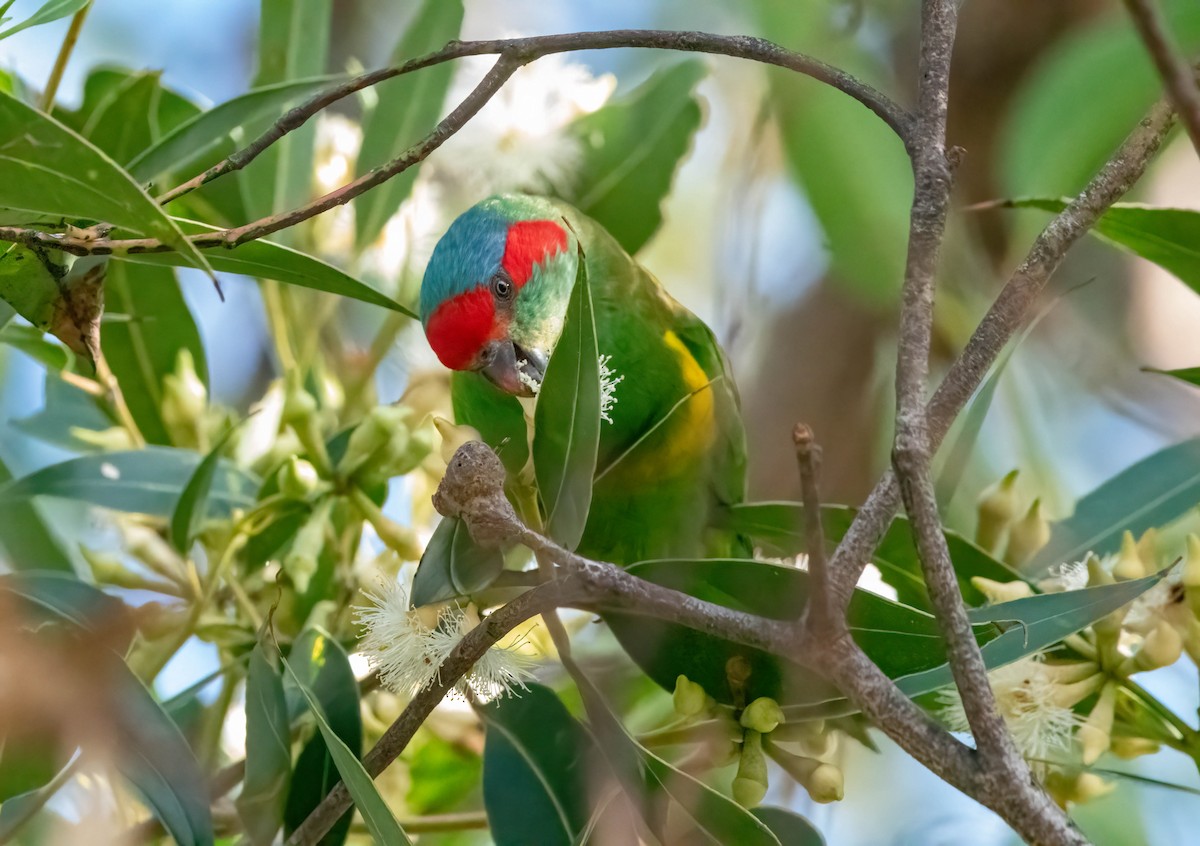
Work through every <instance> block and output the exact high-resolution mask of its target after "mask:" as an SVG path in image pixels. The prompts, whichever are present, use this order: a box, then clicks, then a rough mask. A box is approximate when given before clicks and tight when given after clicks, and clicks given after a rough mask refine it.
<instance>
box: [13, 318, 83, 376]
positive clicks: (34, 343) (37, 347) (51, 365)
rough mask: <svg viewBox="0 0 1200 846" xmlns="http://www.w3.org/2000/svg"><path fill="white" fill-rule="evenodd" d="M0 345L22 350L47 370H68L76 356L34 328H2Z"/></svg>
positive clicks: (16, 326) (16, 325)
mask: <svg viewBox="0 0 1200 846" xmlns="http://www.w3.org/2000/svg"><path fill="white" fill-rule="evenodd" d="M0 344H7V345H8V346H10V347H12V348H13V349H14V350H20V351H21V352H23V353H25V355H27V356H29V357H30V358H32V359H33V360H34V361H36V362H38V363H39V364H41V365H43V366H44V367H45V368H46V369H47V370H54V371H60V370H66V369H68V368H69V367H70V366H71V364H72V362H74V360H75V355H74V354H73V353H72V352H71V351H70V350H68V349H67V348H66V347H64V346H63V345H62V344H60V343H55V342H54V341H49V340H47V339H46V333H44V332H42V331H41V330H40V329H35V328H33V327H32V326H23V325H19V324H9V325H8V326H4V327H2V328H0Z"/></svg>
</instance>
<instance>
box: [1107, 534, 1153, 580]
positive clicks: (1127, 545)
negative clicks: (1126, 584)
mask: <svg viewBox="0 0 1200 846" xmlns="http://www.w3.org/2000/svg"><path fill="white" fill-rule="evenodd" d="M1112 574H1113V576H1115V577H1116V578H1117V579H1121V580H1129V579H1140V578H1142V576H1144V575H1146V567H1145V565H1144V564H1143V563H1142V558H1141V556H1140V555H1138V548H1137V541H1135V540H1134V539H1133V532H1130V531H1129V530H1128V529H1127V530H1126V531H1125V534H1123V535H1121V551H1120V552H1119V553H1118V554H1117V563H1116V564H1114V565H1113V571H1112Z"/></svg>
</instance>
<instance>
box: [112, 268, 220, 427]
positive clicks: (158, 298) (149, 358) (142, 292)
mask: <svg viewBox="0 0 1200 846" xmlns="http://www.w3.org/2000/svg"><path fill="white" fill-rule="evenodd" d="M175 255H176V258H179V257H178V254H175ZM104 294H105V308H106V310H107V311H108V313H109V314H110V315H113V314H120V315H124V316H125V317H127V318H128V319H127V320H122V321H119V322H110V323H106V324H105V325H104V330H103V332H102V334H101V338H100V343H101V346H102V348H103V350H104V357H105V359H106V360H107V361H108V365H109V367H110V368H112V372H113V374H114V375H115V376H116V377H117V382H118V383H119V384H120V386H121V392H122V395H123V396H124V397H125V402H126V404H127V405H128V406H129V411H130V413H131V414H132V415H133V419H134V422H135V423H137V425H138V429H140V430H141V433H142V435H143V436H144V437H145V438H146V441H147V442H148V443H151V444H161V445H164V446H166V445H169V444H170V443H171V437H170V435H169V434H168V433H167V427H166V425H165V424H164V423H163V419H162V398H163V393H162V392H163V377H164V376H166V375H167V374H168V373H174V372H175V365H176V362H177V360H178V357H179V351H180V350H181V349H186V350H188V351H189V352H190V353H191V354H192V361H193V362H194V363H195V366H196V374H197V375H198V376H199V377H200V381H202V382H203V383H204V384H205V386H207V385H208V366H207V364H206V362H205V354H204V344H203V342H202V341H201V339H200V330H199V329H198V328H197V327H196V321H195V320H194V319H193V317H192V313H191V310H190V309H189V308H188V305H187V302H186V301H185V300H184V298H183V293H182V292H181V291H180V289H179V281H178V280H177V279H176V277H175V271H174V270H171V269H169V268H164V267H153V266H149V265H145V264H140V263H135V262H126V261H111V262H109V264H108V278H107V279H106V281H105V284H104Z"/></svg>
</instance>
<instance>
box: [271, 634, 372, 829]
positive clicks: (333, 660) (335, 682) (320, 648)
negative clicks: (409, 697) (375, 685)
mask: <svg viewBox="0 0 1200 846" xmlns="http://www.w3.org/2000/svg"><path fill="white" fill-rule="evenodd" d="M288 657H289V661H288V664H287V666H288V669H289V671H290V672H289V675H288V676H287V677H285V680H284V681H285V695H286V698H287V703H288V713H289V715H290V717H291V719H292V720H295V719H296V718H297V717H298V716H299V715H300V714H302V713H304V711H305V709H306V708H308V707H309V703H310V701H311V700H310V699H309V697H310V696H312V697H314V698H315V699H316V701H317V702H318V704H319V705H320V714H321V716H322V718H323V719H324V721H325V724H326V725H327V726H328V728H329V730H330V731H331V732H332V733H333V735H334V736H335V737H336V738H337V739H338V740H339V742H340V745H341V748H345V749H347V750H349V754H350V755H351V757H353V758H354V759H355V760H357V759H358V750H360V749H361V748H362V715H361V711H360V706H359V698H358V682H356V681H355V680H354V671H353V670H351V669H350V659H349V658H348V657H347V655H346V650H344V649H343V648H342V646H341V644H340V643H338V642H337V641H336V640H334V639H333V638H332V637H331V636H330V635H329V633H328V632H325V631H324V630H321V629H317V628H309V629H306V630H305V631H304V632H303V633H302V634H301V635H300V637H299V638H297V639H296V641H295V643H293V644H292V649H291V652H290V653H289V656H288ZM297 679H298V680H299V681H301V682H302V683H303V685H302V687H303V688H304V691H301V690H300V689H298V686H297V685H296V681H297ZM314 713H315V709H314ZM335 745H336V744H332V743H330V742H329V740H328V738H327V737H326V736H325V731H324V730H322V731H321V734H319V735H317V736H315V737H313V738H312V740H310V741H309V742H308V743H307V745H305V747H304V749H303V750H301V752H300V757H299V758H298V759H297V760H296V765H295V767H294V768H293V769H292V779H291V787H290V788H289V790H288V797H287V804H286V805H285V807H284V813H283V826H284V828H283V830H284V834H285V836H290V835H291V833H292V832H293V831H295V830H296V828H297V827H298V826H299V825H300V824H301V823H302V822H304V820H305V819H307V818H308V815H309V814H310V813H311V812H312V809H313V808H315V807H317V804H318V803H319V802H320V801H321V800H322V799H323V798H325V795H326V794H327V793H329V791H330V790H332V789H333V787H334V785H335V784H337V782H338V773H339V772H342V765H341V764H340V763H338V761H337V758H336V757H335V756H336V755H337V752H336V751H334V752H331V749H332V748H333V747H334V746H335ZM342 778H343V779H345V773H342ZM355 801H356V802H357V797H356V800H355ZM360 809H361V806H360ZM351 816H352V813H351V812H350V811H347V812H346V813H345V814H344V815H343V816H342V818H341V819H340V820H339V821H338V822H337V823H336V824H335V825H334V827H333V829H332V830H331V831H330V832H329V834H327V835H326V836H325V837H324V838H323V839H322V841H321V842H322V843H323V844H325V846H334V844H340V843H342V842H343V841H344V840H345V839H346V835H347V833H348V832H349V831H350V818H351ZM365 816H366V814H365V813H364V817H365ZM380 842H384V843H387V842H392V841H386V840H385V841H380Z"/></svg>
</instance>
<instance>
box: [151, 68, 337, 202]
mask: <svg viewBox="0 0 1200 846" xmlns="http://www.w3.org/2000/svg"><path fill="white" fill-rule="evenodd" d="M343 79H344V77H341V76H320V77H317V78H315V79H302V80H297V81H296V82H280V83H276V84H274V85H264V86H262V87H261V88H255V89H252V90H250V91H247V92H246V93H245V94H242V95H240V96H238V97H234V98H233V99H232V100H226V101H225V102H224V103H221V104H220V105H217V106H213V107H212V108H211V109H209V110H208V111H206V112H201V113H200V114H198V115H195V116H194V117H192V118H191V119H190V120H188V121H186V122H184V123H182V124H180V125H179V126H176V127H175V128H174V129H173V130H171V131H170V132H169V133H167V134H166V135H165V136H163V137H162V138H160V139H159V140H158V141H157V142H156V143H155V144H153V145H152V146H150V147H149V148H147V149H144V150H142V152H140V153H139V154H138V155H137V156H136V157H135V158H134V159H133V160H132V161H131V162H129V172H130V173H131V174H133V177H134V178H135V179H137V180H138V181H140V182H150V181H152V180H156V179H158V178H159V177H161V176H163V175H164V174H165V173H167V172H172V173H175V174H177V175H179V176H185V177H189V178H190V177H191V176H192V175H194V174H192V173H190V172H189V171H191V170H192V169H195V170H197V171H199V170H200V169H201V168H203V167H205V166H207V165H208V164H211V163H214V160H213V155H214V153H217V152H218V150H219V148H221V147H222V146H223V145H224V143H225V142H227V141H229V140H230V139H231V138H232V137H233V136H234V135H235V134H236V135H237V136H238V138H237V140H238V141H240V142H241V145H244V144H246V143H248V142H250V141H252V140H254V139H253V138H250V137H247V136H248V133H247V132H246V131H245V129H246V128H247V127H248V126H250V125H257V123H258V122H259V121H260V120H262V119H263V118H273V117H277V115H278V113H280V112H282V111H283V109H284V107H285V106H287V105H288V104H290V103H294V102H296V101H298V100H299V99H301V98H302V97H307V96H309V95H311V94H315V93H316V92H317V91H320V90H322V89H324V88H326V87H328V86H330V85H333V84H335V83H337V82H339V81H342V80H343ZM218 157H219V156H218Z"/></svg>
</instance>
